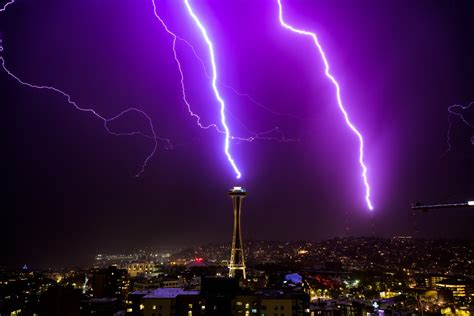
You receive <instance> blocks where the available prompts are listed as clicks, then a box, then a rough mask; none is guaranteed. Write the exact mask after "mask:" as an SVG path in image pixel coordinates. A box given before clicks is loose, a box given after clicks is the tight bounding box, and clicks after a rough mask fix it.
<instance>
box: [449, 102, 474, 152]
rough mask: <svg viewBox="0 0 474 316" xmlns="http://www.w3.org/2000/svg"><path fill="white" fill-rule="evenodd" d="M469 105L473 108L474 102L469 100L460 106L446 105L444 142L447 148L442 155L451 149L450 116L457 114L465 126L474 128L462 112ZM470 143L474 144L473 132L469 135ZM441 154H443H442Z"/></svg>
mask: <svg viewBox="0 0 474 316" xmlns="http://www.w3.org/2000/svg"><path fill="white" fill-rule="evenodd" d="M471 107H473V108H474V102H471V103H470V104H469V105H467V106H462V105H459V104H453V105H451V106H449V107H448V123H449V125H448V131H447V133H446V144H447V147H448V148H447V149H446V152H445V153H444V155H446V154H447V153H448V152H450V151H451V150H452V147H453V146H452V145H451V129H452V125H453V122H452V119H451V118H452V117H453V116H457V117H458V118H459V119H460V120H461V121H462V122H463V123H464V124H465V125H466V126H469V127H471V128H474V123H471V122H469V121H468V120H467V119H466V118H465V116H464V114H463V113H465V112H467V111H468V110H469V109H470V108H471ZM471 144H472V145H474V134H473V135H472V136H471ZM444 155H443V156H444Z"/></svg>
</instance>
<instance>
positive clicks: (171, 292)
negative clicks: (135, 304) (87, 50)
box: [143, 287, 199, 298]
mask: <svg viewBox="0 0 474 316" xmlns="http://www.w3.org/2000/svg"><path fill="white" fill-rule="evenodd" d="M178 295H199V291H187V290H185V289H183V288H180V287H170V288H159V289H156V290H152V291H151V293H150V294H147V295H145V296H144V297H143V298H176V297H177V296H178Z"/></svg>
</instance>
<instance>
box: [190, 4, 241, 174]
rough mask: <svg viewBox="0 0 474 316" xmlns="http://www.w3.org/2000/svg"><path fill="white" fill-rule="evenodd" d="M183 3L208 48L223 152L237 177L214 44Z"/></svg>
mask: <svg viewBox="0 0 474 316" xmlns="http://www.w3.org/2000/svg"><path fill="white" fill-rule="evenodd" d="M184 3H185V5H186V8H187V9H188V13H189V15H190V16H191V17H192V19H193V20H194V22H195V23H196V26H197V27H198V28H199V30H200V31H201V35H202V37H203V39H204V41H205V42H206V44H207V47H208V49H209V58H210V60H211V66H212V90H213V91H214V95H215V97H216V100H217V101H218V103H219V104H220V114H221V124H222V127H223V128H224V132H225V142H224V153H225V155H226V156H227V160H228V161H229V163H230V165H231V166H232V169H233V170H234V172H235V174H236V178H237V179H239V178H240V177H241V175H242V174H241V172H240V170H239V168H238V167H237V165H236V163H235V161H234V159H233V157H232V155H231V154H230V149H229V147H230V144H229V143H230V139H231V135H230V131H229V127H228V126H227V122H226V116H225V109H226V107H225V101H224V99H223V98H222V96H221V94H220V92H219V88H218V87H217V80H218V74H217V65H216V58H215V53H214V45H213V43H212V41H211V39H210V38H209V35H208V34H207V30H206V28H205V27H204V25H203V24H202V23H201V21H200V20H199V18H198V16H197V15H196V14H195V13H194V10H193V8H192V6H191V5H190V4H189V1H188V0H184Z"/></svg>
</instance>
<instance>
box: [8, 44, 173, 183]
mask: <svg viewBox="0 0 474 316" xmlns="http://www.w3.org/2000/svg"><path fill="white" fill-rule="evenodd" d="M0 51H3V47H2V46H1V45H0ZM0 63H1V66H2V68H3V70H4V71H5V73H6V74H8V75H9V76H10V77H11V78H13V79H14V80H16V81H17V82H18V83H19V84H21V85H23V86H26V87H29V88H32V89H38V90H47V91H52V92H55V93H57V94H59V95H61V96H63V97H65V98H66V100H67V102H68V103H69V104H70V105H72V106H74V107H75V108H76V110H78V111H81V112H88V113H91V114H92V115H94V116H95V117H97V118H99V119H100V120H102V122H103V123H104V128H105V130H106V131H107V132H108V133H109V134H111V135H114V136H136V135H138V136H142V137H146V138H149V139H153V141H154V146H153V149H152V150H151V152H150V153H149V154H148V155H147V156H146V158H145V160H144V161H143V163H142V165H141V167H140V169H139V171H138V172H137V173H135V174H134V176H135V177H139V176H140V175H141V174H142V173H143V172H144V171H145V168H146V166H147V165H148V162H149V161H150V159H151V158H152V157H153V156H154V155H155V153H156V150H157V148H158V141H159V140H160V141H164V142H165V143H166V144H167V145H166V146H165V148H172V147H173V146H172V144H171V142H170V140H169V139H166V138H161V137H158V136H157V135H156V132H155V128H154V126H153V122H152V120H151V118H150V117H149V116H148V114H146V112H144V111H143V110H140V109H137V108H128V109H126V110H124V111H122V112H120V113H118V114H117V115H114V116H112V117H109V118H107V117H104V116H102V115H100V114H99V113H97V112H96V111H95V110H94V109H92V108H86V107H82V106H80V105H79V104H78V103H77V102H76V101H74V100H73V98H72V97H71V95H69V94H68V93H66V92H64V91H63V90H60V89H58V88H55V87H52V86H46V85H36V84H32V83H29V82H26V81H24V80H22V79H20V78H19V77H18V76H16V75H15V74H14V73H13V72H11V71H10V70H9V69H8V68H7V67H6V65H5V59H4V58H3V56H0ZM132 112H136V113H139V114H140V115H143V116H144V117H145V118H146V119H147V120H148V124H149V127H150V131H151V135H148V134H145V133H143V132H141V131H133V132H129V133H119V132H114V131H113V130H111V129H110V128H109V124H110V123H111V122H112V121H115V120H117V119H119V118H120V117H122V116H124V115H125V114H127V113H132Z"/></svg>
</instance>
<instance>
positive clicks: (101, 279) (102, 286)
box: [90, 266, 129, 301]
mask: <svg viewBox="0 0 474 316" xmlns="http://www.w3.org/2000/svg"><path fill="white" fill-rule="evenodd" d="M90 286H91V289H92V293H93V296H94V297H95V298H104V297H115V298H118V299H119V300H120V301H122V300H124V299H125V297H126V296H127V293H128V286H129V281H128V275H127V270H125V269H119V268H117V267H116V266H110V267H108V268H107V269H98V270H95V271H94V272H93V273H92V278H91V280H90Z"/></svg>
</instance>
